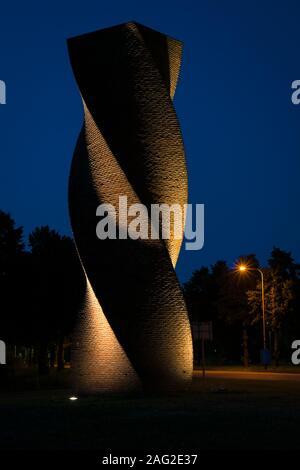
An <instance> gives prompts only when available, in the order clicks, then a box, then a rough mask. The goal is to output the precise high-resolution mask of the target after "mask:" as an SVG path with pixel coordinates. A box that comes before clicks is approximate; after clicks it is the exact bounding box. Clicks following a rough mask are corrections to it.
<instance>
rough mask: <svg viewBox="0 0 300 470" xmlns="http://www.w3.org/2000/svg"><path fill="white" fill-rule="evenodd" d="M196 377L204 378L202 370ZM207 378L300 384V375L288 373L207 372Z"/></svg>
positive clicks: (195, 372)
mask: <svg viewBox="0 0 300 470" xmlns="http://www.w3.org/2000/svg"><path fill="white" fill-rule="evenodd" d="M194 375H195V376H196V377H198V376H202V370H195V371H194ZM206 375H207V377H211V378H216V379H224V380H225V379H237V380H240V379H246V380H268V381H269V380H274V381H292V382H296V381H297V382H300V371H299V373H292V372H290V373H287V372H265V371H261V372H252V371H251V372H250V371H229V370H208V371H206Z"/></svg>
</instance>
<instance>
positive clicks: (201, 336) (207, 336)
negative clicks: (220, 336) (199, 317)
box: [192, 321, 213, 379]
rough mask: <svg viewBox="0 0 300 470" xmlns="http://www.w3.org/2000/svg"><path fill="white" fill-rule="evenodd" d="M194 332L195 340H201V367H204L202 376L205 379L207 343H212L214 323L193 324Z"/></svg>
mask: <svg viewBox="0 0 300 470" xmlns="http://www.w3.org/2000/svg"><path fill="white" fill-rule="evenodd" d="M192 331H193V338H194V340H201V365H202V376H203V379H205V369H206V365H205V341H212V339H213V334H212V322H211V321H206V322H193V323H192Z"/></svg>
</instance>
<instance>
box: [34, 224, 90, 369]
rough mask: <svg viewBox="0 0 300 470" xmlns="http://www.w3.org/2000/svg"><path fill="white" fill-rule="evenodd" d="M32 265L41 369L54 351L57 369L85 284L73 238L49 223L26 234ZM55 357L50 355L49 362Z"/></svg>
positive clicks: (60, 366)
mask: <svg viewBox="0 0 300 470" xmlns="http://www.w3.org/2000/svg"><path fill="white" fill-rule="evenodd" d="M29 245H30V247H31V254H32V266H33V290H32V307H33V312H34V315H33V324H32V328H33V329H34V331H35V337H36V340H37V344H38V365H39V371H40V373H47V372H48V368H49V361H48V353H49V347H50V345H51V344H52V345H53V344H54V346H55V349H56V350H55V351H53V348H52V354H55V353H57V362H58V370H60V369H62V368H63V360H62V354H63V342H64V338H65V336H66V335H68V334H70V333H71V331H72V329H73V325H74V322H75V318H76V310H77V305H78V302H79V300H80V298H81V295H82V292H83V285H84V277H83V272H82V268H81V265H80V262H79V258H78V255H77V253H76V249H75V245H74V243H73V241H72V240H71V239H70V238H69V237H66V236H61V235H60V234H59V233H58V232H56V231H55V230H51V229H50V228H49V227H48V226H43V227H38V228H36V229H35V230H34V231H33V232H31V234H30V236H29ZM53 362H54V359H52V364H53Z"/></svg>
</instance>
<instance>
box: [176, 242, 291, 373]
mask: <svg viewBox="0 0 300 470" xmlns="http://www.w3.org/2000/svg"><path fill="white" fill-rule="evenodd" d="M241 265H242V266H246V267H248V268H250V269H248V270H247V269H246V270H245V271H240V270H239V269H238V266H241ZM255 268H259V263H258V260H257V258H256V256H255V255H254V254H249V255H246V256H240V257H239V259H238V261H237V264H236V267H234V268H232V267H229V266H228V264H227V263H226V262H225V261H218V262H217V263H215V264H214V265H212V266H211V267H209V268H208V267H202V268H201V269H199V270H196V271H195V272H194V273H193V275H192V277H191V279H190V280H189V281H188V282H186V283H185V284H184V295H185V299H186V304H187V307H188V311H189V314H190V318H191V321H192V322H201V321H212V324H213V337H214V339H213V342H212V343H208V345H207V346H208V349H209V353H210V360H211V361H212V362H215V363H216V364H230V363H240V362H241V361H242V362H243V364H244V365H245V366H246V367H247V366H248V365H249V364H250V363H259V362H260V350H261V349H262V347H263V326H262V325H263V323H262V322H263V320H262V285H261V276H260V273H259V271H256V269H255ZM260 269H261V271H262V272H263V278H264V293H265V301H264V304H265V324H266V346H267V349H269V350H270V352H271V354H272V359H273V361H274V364H275V365H278V364H279V361H283V362H289V363H290V358H291V353H292V351H291V344H292V341H293V340H295V339H299V338H300V276H299V274H300V265H299V264H297V263H295V261H294V259H293V257H292V255H291V253H289V252H286V251H284V250H281V249H280V248H273V250H272V252H271V255H270V258H269V260H268V264H267V266H266V267H263V268H260ZM198 352H199V345H197V344H196V359H197V357H198V358H199V354H198Z"/></svg>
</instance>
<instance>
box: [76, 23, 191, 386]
mask: <svg viewBox="0 0 300 470" xmlns="http://www.w3.org/2000/svg"><path fill="white" fill-rule="evenodd" d="M68 46H69V55H70V60H71V64H72V68H73V72H74V75H75V78H76V81H77V84H78V87H79V89H80V93H81V96H82V100H83V105H84V126H83V128H82V130H81V132H80V135H79V138H78V142H77V145H76V149H75V152H74V157H73V162H72V168H71V174H70V181H69V207H70V216H71V223H72V227H73V232H74V237H75V241H76V245H77V249H78V253H79V256H80V259H81V262H82V265H83V268H84V270H85V273H86V277H87V290H86V296H85V299H84V300H83V305H82V309H81V311H80V313H79V318H78V323H77V327H76V331H75V333H74V341H73V353H72V369H73V378H74V386H75V388H76V389H77V391H78V393H104V392H108V393H112V392H116V393H127V392H131V391H135V390H140V389H141V388H143V389H144V390H165V389H170V390H175V389H177V388H185V387H186V386H188V385H189V383H190V380H191V376H192V362H193V351H192V339H191V331H190V325H189V321H188V316H187V312H186V306H185V304H184V300H183V296H182V292H181V289H180V286H179V283H178V280H177V278H176V274H175V271H174V267H175V265H176V261H177V257H178V254H179V250H180V245H181V240H174V239H173V238H172V236H171V239H170V240H130V239H126V240H119V239H118V240H110V239H106V240H99V239H98V238H97V237H96V225H97V222H98V220H99V219H98V218H97V217H96V208H97V206H98V205H99V204H101V203H111V204H113V205H114V206H115V207H116V208H118V203H119V196H120V195H126V196H127V198H128V204H133V203H143V204H145V205H146V206H147V208H150V205H151V204H152V203H167V204H174V203H178V204H181V205H183V204H184V203H186V202H187V174H186V165H185V156H184V149H183V143H182V137H181V132H180V127H179V124H178V120H177V117H176V113H175V111H174V107H173V104H172V98H173V95H174V93H175V88H176V84H177V78H178V73H179V67H180V61H181V43H180V42H179V41H177V40H175V39H171V38H168V37H166V36H165V35H163V34H161V33H158V32H156V31H154V30H151V29H149V28H146V27H144V26H141V25H139V24H137V23H127V24H124V25H120V26H116V27H113V28H108V29H104V30H100V31H96V32H94V33H89V34H86V35H83V36H78V37H75V38H72V39H70V40H69V41H68Z"/></svg>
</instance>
